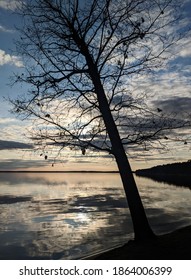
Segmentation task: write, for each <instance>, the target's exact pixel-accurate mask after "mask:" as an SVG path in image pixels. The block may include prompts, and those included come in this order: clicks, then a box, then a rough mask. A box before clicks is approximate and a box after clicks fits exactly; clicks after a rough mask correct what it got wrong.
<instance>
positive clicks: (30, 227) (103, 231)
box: [0, 173, 191, 259]
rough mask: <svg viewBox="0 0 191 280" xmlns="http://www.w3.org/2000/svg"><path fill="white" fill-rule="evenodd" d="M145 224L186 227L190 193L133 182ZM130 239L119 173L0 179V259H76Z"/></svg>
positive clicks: (18, 175) (161, 227)
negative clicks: (135, 184) (137, 189)
mask: <svg viewBox="0 0 191 280" xmlns="http://www.w3.org/2000/svg"><path fill="white" fill-rule="evenodd" d="M136 181H137V184H138V187H139V191H140V194H141V197H142V200H143V203H144V206H145V208H146V212H147V216H148V218H149V221H150V224H151V226H152V228H153V229H154V231H155V232H156V233H164V232H168V231H171V230H174V229H176V228H179V227H181V226H183V225H187V224H191V190H190V189H188V188H180V187H175V186H173V185H168V184H164V183H157V182H154V181H152V180H150V179H145V178H139V177H136ZM132 237H133V233H132V224H131V218H130V215H129V210H128V205H127V203H126V200H125V199H124V192H123V188H122V185H121V182H120V178H119V175H118V174H82V173H81V174H80V173H76V174H71V173H70V174H67V173H64V174H61V173H51V174H48V173H6V174H3V173H1V174H0V259H32V258H41V259H60V258H63V259H78V258H81V257H84V256H87V255H90V254H92V253H95V252H99V251H101V250H104V249H107V248H110V247H113V246H116V245H117V244H119V243H124V242H127V241H128V240H129V239H130V238H132Z"/></svg>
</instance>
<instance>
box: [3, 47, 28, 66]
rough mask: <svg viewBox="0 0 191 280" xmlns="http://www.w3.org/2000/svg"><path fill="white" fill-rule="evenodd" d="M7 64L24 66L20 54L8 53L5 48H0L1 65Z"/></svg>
mask: <svg viewBox="0 0 191 280" xmlns="http://www.w3.org/2000/svg"><path fill="white" fill-rule="evenodd" d="M5 64H11V65H14V66H16V67H22V66H23V63H22V61H21V60H20V58H19V57H18V56H15V55H10V54H8V53H6V52H5V51H4V50H1V49H0V66H2V65H5Z"/></svg>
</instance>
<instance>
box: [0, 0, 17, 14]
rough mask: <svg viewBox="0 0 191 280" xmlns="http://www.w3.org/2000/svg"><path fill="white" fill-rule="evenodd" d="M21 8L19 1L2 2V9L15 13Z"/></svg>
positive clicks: (4, 0)
mask: <svg viewBox="0 0 191 280" xmlns="http://www.w3.org/2000/svg"><path fill="white" fill-rule="evenodd" d="M19 6H20V1H18V0H0V8H2V9H5V10H11V11H15V10H16V9H17V8H18V7H19Z"/></svg>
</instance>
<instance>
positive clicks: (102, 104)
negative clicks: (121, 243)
mask: <svg viewBox="0 0 191 280" xmlns="http://www.w3.org/2000/svg"><path fill="white" fill-rule="evenodd" d="M91 62H92V63H91ZM88 65H89V70H90V75H91V78H92V81H93V84H94V86H95V91H96V93H97V97H98V102H99V108H100V111H101V113H102V116H103V120H104V123H105V126H106V129H107V132H108V134H109V137H110V141H111V145H112V153H113V155H114V157H115V159H116V162H117V165H118V168H119V172H120V176H121V180H122V183H123V187H124V190H125V194H126V198H127V202H128V205H129V210H130V213H131V217H132V222H133V227H134V234H135V240H140V241H141V240H147V239H151V238H154V237H155V234H154V233H153V231H152V229H151V228H150V225H149V223H148V220H147V217H146V214H145V210H144V207H143V204H142V201H141V198H140V195H139V192H138V189H137V186H136V183H135V180H134V177H133V173H132V170H131V167H130V164H129V161H128V158H127V156H126V153H125V150H124V147H123V144H122V141H121V139H120V135H119V132H118V129H117V127H116V124H115V122H114V119H113V116H112V114H111V111H110V108H109V104H108V101H107V98H106V95H105V92H104V89H103V86H102V83H101V80H100V77H99V73H98V71H97V67H96V66H95V65H94V63H93V61H89V63H88Z"/></svg>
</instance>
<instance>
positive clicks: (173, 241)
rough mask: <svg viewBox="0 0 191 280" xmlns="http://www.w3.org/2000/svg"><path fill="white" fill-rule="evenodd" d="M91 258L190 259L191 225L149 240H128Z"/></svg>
mask: <svg viewBox="0 0 191 280" xmlns="http://www.w3.org/2000/svg"><path fill="white" fill-rule="evenodd" d="M93 258H94V259H99V260H149V259H150V260H191V226H187V227H184V228H182V229H179V230H176V231H174V232H172V233H168V234H164V235H160V236H158V237H157V239H156V240H154V241H151V242H145V243H138V242H135V241H130V242H128V243H127V244H126V245H124V246H123V247H119V248H116V249H113V250H111V251H108V252H105V253H103V254H101V255H98V256H94V257H93Z"/></svg>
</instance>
